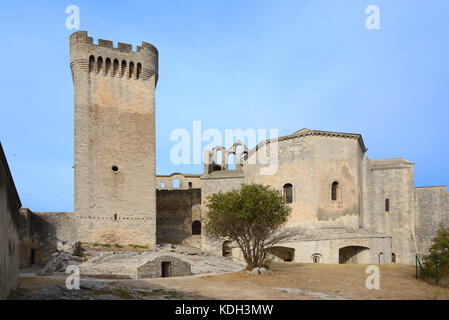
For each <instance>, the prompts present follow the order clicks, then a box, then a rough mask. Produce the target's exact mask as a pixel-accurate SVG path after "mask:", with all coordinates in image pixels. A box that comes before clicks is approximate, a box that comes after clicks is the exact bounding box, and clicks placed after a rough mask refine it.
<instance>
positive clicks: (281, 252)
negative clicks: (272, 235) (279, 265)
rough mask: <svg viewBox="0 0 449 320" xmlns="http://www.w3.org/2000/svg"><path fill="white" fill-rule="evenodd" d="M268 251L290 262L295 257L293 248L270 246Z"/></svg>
mask: <svg viewBox="0 0 449 320" xmlns="http://www.w3.org/2000/svg"><path fill="white" fill-rule="evenodd" d="M268 253H270V254H271V255H273V256H275V257H278V258H280V259H282V260H283V261H285V262H291V261H293V260H294V258H295V249H293V248H289V247H272V248H270V249H269V250H268Z"/></svg>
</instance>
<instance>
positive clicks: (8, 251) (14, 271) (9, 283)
mask: <svg viewBox="0 0 449 320" xmlns="http://www.w3.org/2000/svg"><path fill="white" fill-rule="evenodd" d="M20 207H21V202H20V198H19V195H18V193H17V190H16V188H15V186H14V181H13V179H12V176H11V172H10V170H9V167H8V163H7V161H6V157H5V154H4V152H3V148H2V145H1V144H0V299H6V298H8V297H10V296H11V295H12V294H13V293H14V291H15V290H16V289H17V287H18V285H19V216H20V212H19V210H20Z"/></svg>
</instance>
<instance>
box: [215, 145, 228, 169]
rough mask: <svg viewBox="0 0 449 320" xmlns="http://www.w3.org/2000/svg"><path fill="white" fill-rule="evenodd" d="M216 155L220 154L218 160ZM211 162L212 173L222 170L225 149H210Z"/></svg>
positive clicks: (223, 167) (219, 147) (218, 147)
mask: <svg viewBox="0 0 449 320" xmlns="http://www.w3.org/2000/svg"><path fill="white" fill-rule="evenodd" d="M218 154H220V159H218ZM212 162H213V171H217V170H224V169H225V163H226V148H225V147H222V146H217V147H215V148H213V149H212Z"/></svg>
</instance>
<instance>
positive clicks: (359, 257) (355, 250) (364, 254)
mask: <svg viewBox="0 0 449 320" xmlns="http://www.w3.org/2000/svg"><path fill="white" fill-rule="evenodd" d="M338 257H339V259H338V260H339V263H340V264H345V263H347V264H357V263H369V248H367V247H362V246H347V247H343V248H340V250H338Z"/></svg>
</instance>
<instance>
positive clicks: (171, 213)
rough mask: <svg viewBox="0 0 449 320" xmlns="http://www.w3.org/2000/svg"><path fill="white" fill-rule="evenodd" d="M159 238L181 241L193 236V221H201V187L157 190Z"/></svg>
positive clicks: (168, 240) (172, 241) (173, 241)
mask: <svg viewBox="0 0 449 320" xmlns="http://www.w3.org/2000/svg"><path fill="white" fill-rule="evenodd" d="M156 201H157V206H156V212H157V223H156V230H157V240H158V241H163V242H169V243H181V242H182V241H184V240H186V239H188V238H190V237H191V236H192V222H193V221H195V220H198V221H200V222H201V211H200V212H199V214H198V210H201V209H200V205H201V189H187V190H157V193H156Z"/></svg>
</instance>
